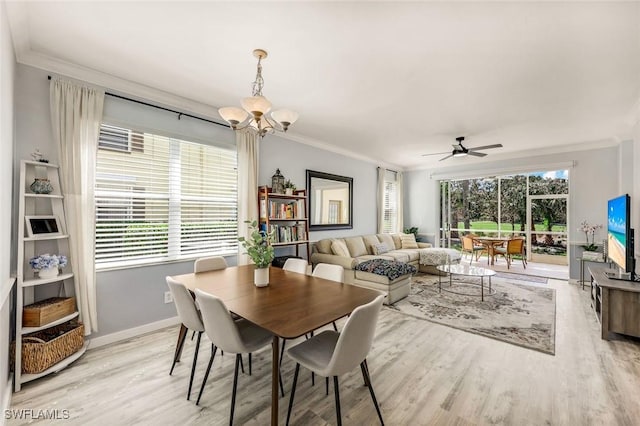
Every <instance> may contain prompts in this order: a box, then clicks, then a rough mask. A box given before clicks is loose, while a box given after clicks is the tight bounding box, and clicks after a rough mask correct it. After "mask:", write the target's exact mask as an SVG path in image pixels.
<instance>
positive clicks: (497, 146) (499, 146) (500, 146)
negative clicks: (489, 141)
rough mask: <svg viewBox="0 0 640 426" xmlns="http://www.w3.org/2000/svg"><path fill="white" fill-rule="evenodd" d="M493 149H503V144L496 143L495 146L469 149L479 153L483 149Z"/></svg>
mask: <svg viewBox="0 0 640 426" xmlns="http://www.w3.org/2000/svg"><path fill="white" fill-rule="evenodd" d="M492 148H502V144H501V143H496V144H493V145H485V146H474V147H473V148H469V149H470V150H474V151H478V150H481V149H492Z"/></svg>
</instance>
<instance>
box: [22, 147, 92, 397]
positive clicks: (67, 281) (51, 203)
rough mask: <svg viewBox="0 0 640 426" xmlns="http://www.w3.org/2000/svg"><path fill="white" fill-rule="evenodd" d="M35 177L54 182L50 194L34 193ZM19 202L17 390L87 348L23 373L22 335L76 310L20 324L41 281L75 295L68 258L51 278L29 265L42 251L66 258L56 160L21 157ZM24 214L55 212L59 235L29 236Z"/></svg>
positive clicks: (53, 213) (35, 214) (67, 247)
mask: <svg viewBox="0 0 640 426" xmlns="http://www.w3.org/2000/svg"><path fill="white" fill-rule="evenodd" d="M35 178H47V179H49V181H50V182H51V185H52V186H53V192H52V193H51V194H34V193H33V192H32V191H31V189H30V185H31V183H32V182H33V181H34V180H35ZM19 191H20V204H19V218H20V221H21V223H19V224H18V242H19V243H18V265H17V268H16V269H17V288H18V291H17V297H16V299H17V300H16V336H15V342H16V350H15V369H14V390H15V391H16V392H17V391H19V390H20V388H21V387H22V384H23V383H26V382H28V381H31V380H35V379H37V378H39V377H43V376H46V375H47V374H50V373H54V372H57V371H60V370H62V369H63V368H65V367H66V366H67V365H69V364H71V363H72V362H73V361H75V360H76V359H78V358H79V357H80V356H81V355H82V354H83V353H84V352H85V350H86V348H87V345H86V343H85V345H84V346H83V347H82V348H81V349H80V350H79V351H78V352H76V353H74V354H73V355H71V356H69V357H67V358H65V359H63V360H62V361H60V362H58V363H57V364H55V365H53V366H51V367H50V368H48V369H47V370H45V371H43V372H41V373H38V374H22V338H23V336H24V335H25V334H28V333H33V332H36V331H40V330H44V329H47V328H50V327H53V326H56V325H59V324H62V323H65V322H67V321H69V320H71V319H74V318H76V317H78V312H77V311H76V312H74V313H72V314H70V315H67V316H65V317H64V318H60V319H58V320H56V321H53V322H51V323H48V324H46V325H43V326H40V327H23V326H22V312H23V308H24V306H26V305H29V304H32V303H34V302H36V300H35V288H36V287H37V286H40V285H44V284H56V283H57V284H58V293H59V295H61V296H62V295H64V296H67V297H69V296H73V295H74V274H73V271H71V262H68V263H67V266H65V268H63V271H62V273H61V274H60V275H58V276H57V277H53V278H39V277H38V276H37V275H36V274H35V272H34V271H33V270H32V269H31V266H30V265H29V259H31V257H33V256H36V255H39V254H44V253H51V254H63V255H65V256H67V258H69V236H68V235H67V221H66V216H65V212H64V206H63V199H64V197H63V195H62V193H61V192H60V177H59V170H58V166H57V165H55V164H49V163H41V162H37V161H27V160H23V161H22V162H21V164H20V186H19ZM26 216H55V217H57V219H58V223H59V225H60V228H61V229H60V230H59V231H60V232H59V234H58V235H37V236H33V237H28V236H27V235H28V233H27V232H26V230H27V228H26V227H27V222H26V220H25V217H26Z"/></svg>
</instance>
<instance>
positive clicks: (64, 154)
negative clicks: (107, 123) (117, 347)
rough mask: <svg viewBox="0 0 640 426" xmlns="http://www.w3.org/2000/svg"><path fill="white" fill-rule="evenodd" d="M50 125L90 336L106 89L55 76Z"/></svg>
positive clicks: (78, 289)
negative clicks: (98, 160)
mask: <svg viewBox="0 0 640 426" xmlns="http://www.w3.org/2000/svg"><path fill="white" fill-rule="evenodd" d="M49 102H50V107H51V124H52V128H53V136H54V139H55V140H56V143H57V146H58V158H59V165H60V178H61V181H60V186H61V190H62V193H63V195H64V206H65V214H66V218H67V232H68V234H69V252H70V253H69V255H70V263H71V268H72V270H73V273H74V286H75V297H76V302H77V304H78V310H79V311H80V319H81V320H82V322H83V323H84V326H85V334H87V335H88V334H91V331H92V330H93V331H98V313H97V308H96V270H95V259H94V251H95V202H94V197H93V195H94V185H95V170H96V153H97V146H98V134H99V130H100V122H101V121H102V107H103V105H104V91H103V90H100V89H96V88H90V87H85V86H80V85H78V84H76V83H72V82H69V81H62V80H59V79H56V78H53V79H51V83H50V86H49Z"/></svg>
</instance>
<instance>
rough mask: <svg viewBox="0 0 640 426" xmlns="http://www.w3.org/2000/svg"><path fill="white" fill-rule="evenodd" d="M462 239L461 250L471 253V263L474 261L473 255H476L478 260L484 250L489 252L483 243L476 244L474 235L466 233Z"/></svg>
mask: <svg viewBox="0 0 640 426" xmlns="http://www.w3.org/2000/svg"><path fill="white" fill-rule="evenodd" d="M461 239H462V249H461V250H460V251H461V252H462V253H469V254H470V258H469V265H471V262H472V261H473V255H474V254H475V255H476V262H477V261H478V257H479V256H480V254H481V253H482V252H483V251H484V252H487V248H486V247H485V246H483V245H481V244H476V243H475V241H474V240H473V238H472V237H470V236H469V235H465V236H463V237H461Z"/></svg>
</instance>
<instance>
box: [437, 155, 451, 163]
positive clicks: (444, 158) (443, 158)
mask: <svg viewBox="0 0 640 426" xmlns="http://www.w3.org/2000/svg"><path fill="white" fill-rule="evenodd" d="M450 157H453V154H449V155H447V156H446V157H442V158H441V159H440V160H439V161H442V160H446V159H447V158H450Z"/></svg>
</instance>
